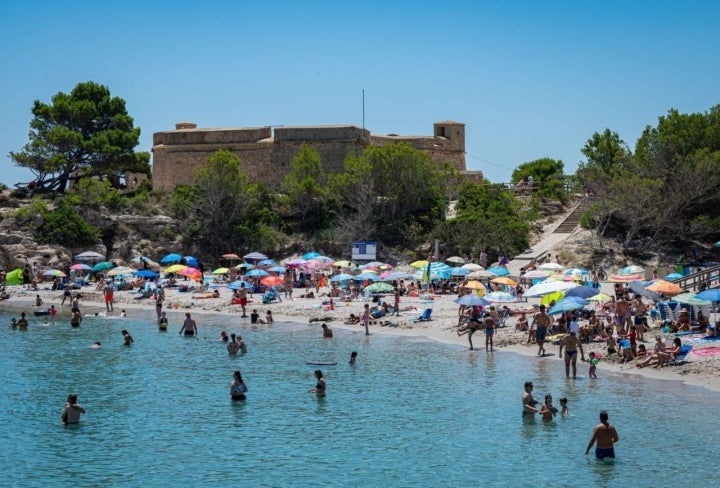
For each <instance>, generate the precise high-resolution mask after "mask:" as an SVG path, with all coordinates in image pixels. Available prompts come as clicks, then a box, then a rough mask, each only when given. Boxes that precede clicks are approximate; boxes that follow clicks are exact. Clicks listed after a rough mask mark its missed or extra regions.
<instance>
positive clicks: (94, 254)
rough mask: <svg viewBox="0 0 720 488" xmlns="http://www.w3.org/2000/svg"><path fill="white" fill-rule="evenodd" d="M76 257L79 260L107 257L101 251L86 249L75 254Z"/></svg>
mask: <svg viewBox="0 0 720 488" xmlns="http://www.w3.org/2000/svg"><path fill="white" fill-rule="evenodd" d="M75 259H77V260H78V261H94V260H97V259H105V256H103V255H102V254H100V253H99V252H95V251H85V252H81V253H80V254H78V255H77V256H75Z"/></svg>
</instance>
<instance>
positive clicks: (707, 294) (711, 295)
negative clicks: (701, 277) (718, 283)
mask: <svg viewBox="0 0 720 488" xmlns="http://www.w3.org/2000/svg"><path fill="white" fill-rule="evenodd" d="M695 298H699V299H700V300H710V301H711V302H720V289H717V288H713V289H712V290H705V291H701V292H700V293H698V294H696V295H695Z"/></svg>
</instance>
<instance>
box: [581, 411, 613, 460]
mask: <svg viewBox="0 0 720 488" xmlns="http://www.w3.org/2000/svg"><path fill="white" fill-rule="evenodd" d="M619 440H620V438H619V437H618V433H617V431H616V430H615V427H614V426H612V425H610V423H609V422H608V414H607V412H606V411H605V410H601V411H600V423H599V424H597V425H596V426H595V428H594V429H593V435H592V437H591V438H590V443H589V444H588V446H587V449H585V455H586V456H587V455H588V453H589V452H590V449H591V448H592V446H593V444H595V442H596V441H597V447H596V448H595V457H596V458H598V459H605V458H612V459H614V458H615V449H614V447H613V446H614V444H615V443H616V442H617V441H619Z"/></svg>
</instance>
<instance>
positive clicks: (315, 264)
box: [301, 259, 329, 269]
mask: <svg viewBox="0 0 720 488" xmlns="http://www.w3.org/2000/svg"><path fill="white" fill-rule="evenodd" d="M301 267H302V268H305V269H323V268H328V267H329V266H328V264H327V263H326V262H324V261H321V260H319V259H311V260H309V261H305V264H303V265H302V266H301Z"/></svg>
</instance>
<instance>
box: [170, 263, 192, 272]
mask: <svg viewBox="0 0 720 488" xmlns="http://www.w3.org/2000/svg"><path fill="white" fill-rule="evenodd" d="M185 268H187V266H185V265H184V264H172V265H170V266H168V267H167V268H165V272H166V273H177V272H178V271H180V270H183V269H185Z"/></svg>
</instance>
